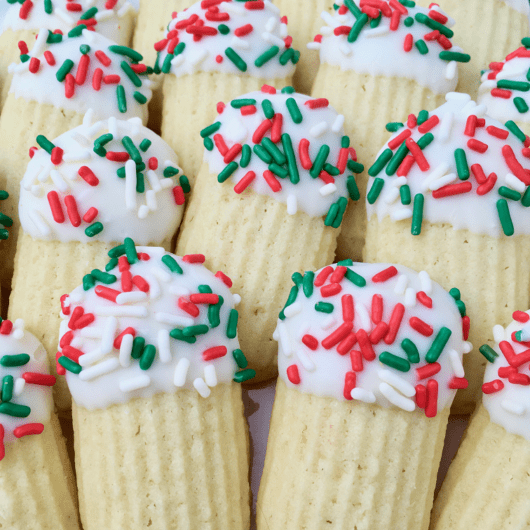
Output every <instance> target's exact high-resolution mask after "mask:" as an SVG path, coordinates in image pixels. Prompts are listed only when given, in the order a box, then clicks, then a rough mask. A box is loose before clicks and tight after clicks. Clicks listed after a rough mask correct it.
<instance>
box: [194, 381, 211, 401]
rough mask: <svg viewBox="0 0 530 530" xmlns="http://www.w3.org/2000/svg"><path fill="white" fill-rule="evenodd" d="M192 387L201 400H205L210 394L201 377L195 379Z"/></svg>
mask: <svg viewBox="0 0 530 530" xmlns="http://www.w3.org/2000/svg"><path fill="white" fill-rule="evenodd" d="M193 386H194V387H195V390H197V392H198V393H199V394H200V395H201V397H203V398H207V397H209V396H210V394H211V390H210V389H209V388H208V385H207V384H206V383H205V382H204V379H203V378H202V377H197V379H195V381H193Z"/></svg>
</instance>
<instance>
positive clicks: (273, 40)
mask: <svg viewBox="0 0 530 530" xmlns="http://www.w3.org/2000/svg"><path fill="white" fill-rule="evenodd" d="M261 36H262V37H263V39H264V40H265V42H268V43H269V44H274V45H276V46H278V47H279V48H280V49H282V48H285V42H283V39H280V37H277V36H276V35H274V34H273V33H269V32H268V31H265V32H263V33H262V34H261Z"/></svg>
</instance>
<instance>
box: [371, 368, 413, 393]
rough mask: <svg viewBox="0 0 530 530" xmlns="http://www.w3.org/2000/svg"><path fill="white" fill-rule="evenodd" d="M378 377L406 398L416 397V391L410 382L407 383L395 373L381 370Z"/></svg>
mask: <svg viewBox="0 0 530 530" xmlns="http://www.w3.org/2000/svg"><path fill="white" fill-rule="evenodd" d="M377 375H378V376H379V379H381V381H384V382H385V383H388V384H389V385H390V386H392V387H394V388H395V389H396V390H399V391H400V392H401V393H402V394H403V395H404V396H407V397H413V396H415V395H416V389H415V388H414V387H413V386H412V385H411V384H410V383H409V382H408V381H405V379H403V378H402V377H400V376H399V375H397V374H395V373H394V372H391V371H390V370H379V371H378V372H377Z"/></svg>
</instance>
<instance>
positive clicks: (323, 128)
mask: <svg viewBox="0 0 530 530" xmlns="http://www.w3.org/2000/svg"><path fill="white" fill-rule="evenodd" d="M327 131H328V122H326V121H321V122H320V123H317V124H316V125H314V126H313V127H311V129H309V134H310V135H311V136H312V137H313V138H320V137H321V136H322V135H323V134H325V133H326V132H327Z"/></svg>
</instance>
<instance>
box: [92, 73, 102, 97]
mask: <svg viewBox="0 0 530 530" xmlns="http://www.w3.org/2000/svg"><path fill="white" fill-rule="evenodd" d="M102 79H103V70H102V69H101V68H96V69H95V70H94V75H93V76H92V88H93V89H94V90H95V91H96V92H97V91H99V89H100V88H101V80H102Z"/></svg>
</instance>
